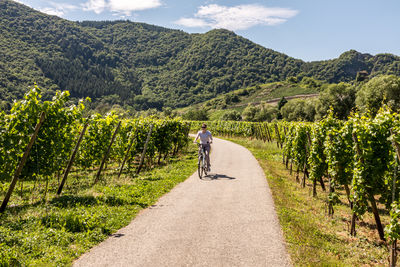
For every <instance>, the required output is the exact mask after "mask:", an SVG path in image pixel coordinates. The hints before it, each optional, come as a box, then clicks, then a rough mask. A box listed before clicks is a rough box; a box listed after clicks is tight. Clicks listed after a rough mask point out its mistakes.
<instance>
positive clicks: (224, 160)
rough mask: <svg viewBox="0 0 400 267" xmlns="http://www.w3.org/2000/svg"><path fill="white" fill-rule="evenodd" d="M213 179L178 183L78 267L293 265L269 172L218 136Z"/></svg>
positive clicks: (214, 147)
mask: <svg viewBox="0 0 400 267" xmlns="http://www.w3.org/2000/svg"><path fill="white" fill-rule="evenodd" d="M211 166H212V169H211V174H210V176H209V177H206V178H203V180H200V179H199V178H198V176H197V173H195V174H193V175H192V176H191V177H190V178H189V179H187V180H186V181H185V182H183V183H181V184H179V185H178V186H176V187H175V188H174V189H173V190H172V191H171V192H170V193H168V194H166V195H165V196H163V197H162V198H161V199H160V200H159V201H158V202H157V203H156V204H155V205H154V206H152V207H150V208H148V209H146V210H144V211H142V212H141V213H140V214H139V215H138V216H137V217H136V218H135V219H134V220H133V221H132V222H131V223H130V224H129V225H128V226H127V227H125V228H122V229H121V230H119V231H118V232H117V233H116V234H114V235H113V236H111V237H110V238H108V239H107V240H106V241H104V242H103V243H101V244H100V245H99V246H97V247H95V248H93V249H92V250H91V251H89V252H88V253H86V254H84V255H83V256H82V257H80V258H79V259H78V260H77V261H75V263H74V266H152V267H153V266H291V263H290V259H289V256H288V254H287V251H286V248H285V244H284V241H283V238H282V233H281V228H280V225H279V221H278V219H277V215H276V212H275V209H274V203H273V200H272V197H271V192H270V190H269V187H268V184H267V181H266V179H265V176H264V172H263V170H262V169H261V167H260V166H259V165H258V162H257V160H256V159H255V158H254V157H253V155H252V154H251V153H250V152H249V151H248V150H247V149H245V148H244V147H242V146H239V145H237V144H234V143H232V142H228V141H224V140H220V139H217V138H214V144H213V146H212V152H211Z"/></svg>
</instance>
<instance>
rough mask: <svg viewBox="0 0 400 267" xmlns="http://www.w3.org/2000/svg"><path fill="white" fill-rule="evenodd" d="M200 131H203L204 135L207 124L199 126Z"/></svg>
mask: <svg viewBox="0 0 400 267" xmlns="http://www.w3.org/2000/svg"><path fill="white" fill-rule="evenodd" d="M201 130H202V131H203V133H205V132H206V131H207V124H205V123H203V124H202V125H201Z"/></svg>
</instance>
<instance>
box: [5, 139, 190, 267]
mask: <svg viewBox="0 0 400 267" xmlns="http://www.w3.org/2000/svg"><path fill="white" fill-rule="evenodd" d="M196 159H197V148H196V147H195V146H194V145H190V148H189V152H187V153H185V154H184V155H181V156H180V157H179V158H175V159H171V161H170V163H169V165H167V166H163V167H160V168H156V169H153V170H152V171H149V172H144V173H143V174H141V175H140V176H139V177H136V178H135V179H132V178H130V177H125V178H123V177H122V179H119V180H113V179H116V174H113V175H110V176H108V177H105V178H104V179H103V181H102V182H101V183H99V184H97V185H95V186H94V187H89V188H87V187H86V189H82V190H79V188H78V189H77V192H76V193H74V194H72V193H68V192H71V190H69V191H67V193H66V194H64V195H62V196H61V197H52V198H50V199H49V200H48V201H47V202H46V203H45V204H43V203H36V204H27V205H26V206H22V207H15V208H13V207H11V208H10V209H8V210H7V212H6V213H5V214H2V215H1V217H0V266H31V265H34V266H37V265H39V266H65V265H70V264H71V263H72V261H73V260H74V259H75V258H77V257H79V256H80V255H81V254H83V253H84V252H86V251H88V250H89V249H90V248H92V247H93V246H95V245H97V244H98V243H100V242H101V241H103V240H105V239H106V238H107V237H108V236H109V235H110V234H112V233H114V232H116V231H117V230H118V229H120V228H122V227H124V226H126V225H127V224H129V222H130V221H131V220H132V219H133V218H135V216H136V215H137V214H138V212H139V211H140V210H142V209H144V208H146V207H148V206H150V205H152V204H154V203H155V202H156V201H157V199H158V198H160V197H161V196H162V195H164V194H165V193H167V192H169V191H170V190H171V189H172V188H173V187H174V186H175V185H177V184H178V183H180V182H182V181H184V180H185V179H186V178H188V177H189V176H190V175H191V174H193V172H194V171H195V170H196ZM85 178H86V179H87V177H80V179H85ZM105 181H109V182H105Z"/></svg>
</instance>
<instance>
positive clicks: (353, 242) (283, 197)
mask: <svg viewBox="0 0 400 267" xmlns="http://www.w3.org/2000/svg"><path fill="white" fill-rule="evenodd" d="M230 141H233V142H235V143H238V144H240V145H242V146H244V147H246V148H247V149H249V150H250V151H251V152H252V154H253V155H254V156H255V157H256V158H257V160H258V162H259V164H260V165H261V167H262V168H263V169H264V172H265V175H266V178H267V181H268V184H269V187H270V188H271V191H272V195H273V199H274V203H275V208H276V211H277V213H278V217H279V221H280V224H281V227H282V230H283V234H284V238H285V240H286V243H287V248H288V251H289V254H290V256H291V259H292V262H293V264H294V265H295V266H386V265H387V264H388V256H389V253H388V251H387V248H386V246H385V245H384V244H383V243H381V242H380V241H379V238H378V236H377V234H376V230H375V229H374V225H373V224H374V223H373V218H372V215H371V214H369V215H367V216H365V218H363V222H362V223H360V224H359V225H357V231H358V236H357V237H356V238H354V237H350V236H349V234H348V227H349V224H350V210H349V207H348V205H347V200H346V198H345V195H344V193H343V192H342V193H341V201H342V203H341V204H339V205H337V206H335V215H334V216H333V217H332V218H330V217H328V216H327V205H326V198H327V195H326V193H325V192H323V191H322V190H321V189H320V188H318V196H317V197H316V198H314V197H312V187H311V182H310V181H308V183H309V184H308V185H307V186H306V188H301V186H300V184H298V183H297V182H296V180H295V177H294V175H293V176H291V175H290V174H289V171H288V170H286V168H285V166H284V164H282V153H281V150H280V149H278V148H277V146H276V144H269V143H264V142H262V141H258V140H248V139H242V138H235V139H230ZM301 175H302V174H301ZM382 217H383V218H384V219H383V220H386V219H387V218H386V217H387V216H382Z"/></svg>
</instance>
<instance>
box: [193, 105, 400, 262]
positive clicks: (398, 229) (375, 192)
mask: <svg viewBox="0 0 400 267" xmlns="http://www.w3.org/2000/svg"><path fill="white" fill-rule="evenodd" d="M207 124H208V128H210V129H211V130H212V132H213V134H216V135H222V136H227V137H235V136H236V137H240V136H241V137H250V138H254V139H259V140H263V141H264V142H276V145H277V146H278V147H279V148H281V149H282V150H281V151H282V164H284V165H285V166H286V168H287V169H288V172H290V173H294V175H295V177H296V180H297V181H298V183H299V184H300V187H303V188H304V187H305V186H306V181H309V182H310V183H311V184H312V194H313V195H314V196H316V195H317V190H316V189H317V187H321V189H322V190H323V191H326V192H327V199H326V203H327V206H328V209H327V214H328V215H329V216H333V215H334V212H335V205H337V204H338V203H339V197H338V193H337V192H338V190H339V189H343V190H344V191H345V194H346V198H347V205H348V212H349V215H350V216H351V227H350V228H349V234H350V235H352V236H356V235H357V223H359V222H360V221H361V219H362V216H363V215H365V213H366V212H367V211H368V210H370V211H371V212H372V214H373V216H374V219H375V224H376V231H377V232H378V235H379V238H380V240H382V242H386V244H388V245H389V246H390V251H391V264H392V266H394V265H395V262H396V251H397V248H396V247H397V239H398V238H399V237H400V236H399V235H400V224H399V216H400V205H399V187H400V182H399V179H398V171H399V169H398V168H399V156H400V155H399V149H400V147H399V145H398V144H399V142H400V132H399V131H400V117H399V114H397V113H394V112H392V111H391V110H389V109H388V108H387V107H384V108H382V109H381V110H380V111H379V112H378V113H377V114H366V115H360V114H353V115H352V116H351V117H350V118H349V119H348V120H347V121H342V120H338V119H336V118H335V117H334V116H333V114H332V112H331V113H329V115H328V116H327V117H325V118H324V119H323V120H321V121H319V122H316V123H303V122H291V123H288V122H282V121H279V122H275V123H251V122H228V121H210V122H208V123H207ZM197 127H199V125H196V124H192V129H193V130H194V129H196V128H197ZM382 213H384V214H390V222H389V223H388V225H386V227H384V225H383V224H382V222H381V218H380V216H381V214H382Z"/></svg>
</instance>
